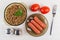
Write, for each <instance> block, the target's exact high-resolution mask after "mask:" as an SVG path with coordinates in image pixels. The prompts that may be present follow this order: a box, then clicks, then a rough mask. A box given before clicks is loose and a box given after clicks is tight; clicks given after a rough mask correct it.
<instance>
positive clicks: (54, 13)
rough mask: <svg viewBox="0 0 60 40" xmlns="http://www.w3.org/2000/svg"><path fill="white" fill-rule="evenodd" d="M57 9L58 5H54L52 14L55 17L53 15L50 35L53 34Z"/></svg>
mask: <svg viewBox="0 0 60 40" xmlns="http://www.w3.org/2000/svg"><path fill="white" fill-rule="evenodd" d="M56 9H57V5H54V6H53V9H52V15H53V17H52V22H51V28H50V35H51V34H52V27H53V21H54V17H55V15H56Z"/></svg>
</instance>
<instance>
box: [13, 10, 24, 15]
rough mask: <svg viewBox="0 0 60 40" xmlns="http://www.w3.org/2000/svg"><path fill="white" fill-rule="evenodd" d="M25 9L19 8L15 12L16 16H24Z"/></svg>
mask: <svg viewBox="0 0 60 40" xmlns="http://www.w3.org/2000/svg"><path fill="white" fill-rule="evenodd" d="M22 15H23V11H22V10H21V9H18V10H17V12H15V14H14V16H22Z"/></svg>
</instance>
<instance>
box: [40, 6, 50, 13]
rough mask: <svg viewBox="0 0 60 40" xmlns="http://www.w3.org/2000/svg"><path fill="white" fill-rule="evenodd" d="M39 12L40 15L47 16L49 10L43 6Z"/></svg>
mask: <svg viewBox="0 0 60 40" xmlns="http://www.w3.org/2000/svg"><path fill="white" fill-rule="evenodd" d="M40 11H41V13H42V14H47V13H48V12H49V11H50V8H49V7H48V6H43V7H42V8H40Z"/></svg>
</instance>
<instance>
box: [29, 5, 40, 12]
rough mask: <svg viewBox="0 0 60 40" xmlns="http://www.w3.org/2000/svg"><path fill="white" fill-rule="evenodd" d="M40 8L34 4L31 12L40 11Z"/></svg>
mask: <svg viewBox="0 0 60 40" xmlns="http://www.w3.org/2000/svg"><path fill="white" fill-rule="evenodd" d="M39 8H40V6H39V4H33V5H32V6H31V7H30V9H31V11H33V12H35V11H37V10H39Z"/></svg>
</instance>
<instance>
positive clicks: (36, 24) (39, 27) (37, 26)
mask: <svg viewBox="0 0 60 40" xmlns="http://www.w3.org/2000/svg"><path fill="white" fill-rule="evenodd" d="M31 23H32V24H34V25H35V27H36V28H37V29H39V30H40V31H42V30H43V28H42V27H41V26H40V25H39V24H38V23H36V22H35V21H34V20H31Z"/></svg>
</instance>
